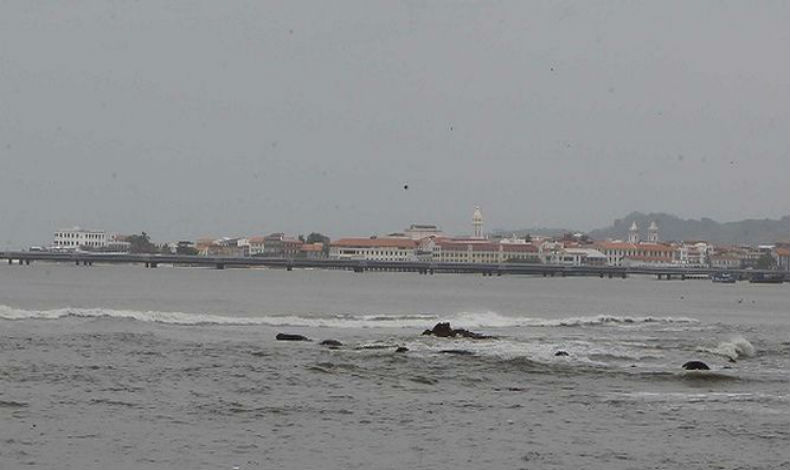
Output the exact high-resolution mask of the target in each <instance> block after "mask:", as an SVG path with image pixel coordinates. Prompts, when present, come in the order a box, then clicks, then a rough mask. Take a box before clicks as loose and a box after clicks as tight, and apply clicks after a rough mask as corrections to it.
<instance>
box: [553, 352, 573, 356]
mask: <svg viewBox="0 0 790 470" xmlns="http://www.w3.org/2000/svg"><path fill="white" fill-rule="evenodd" d="M554 355H555V356H570V354H568V351H557V352H555V353H554Z"/></svg>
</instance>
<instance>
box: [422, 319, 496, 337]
mask: <svg viewBox="0 0 790 470" xmlns="http://www.w3.org/2000/svg"><path fill="white" fill-rule="evenodd" d="M422 334H423V335H424V336H438V337H439V338H455V337H457V336H461V337H463V338H472V339H487V338H492V336H486V335H481V334H480V333H475V332H473V331H469V330H464V329H462V328H459V329H457V330H454V329H453V328H452V327H450V322H439V323H437V324H436V326H434V327H433V329H430V330H425V331H423V332H422Z"/></svg>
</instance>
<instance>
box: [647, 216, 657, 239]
mask: <svg viewBox="0 0 790 470" xmlns="http://www.w3.org/2000/svg"><path fill="white" fill-rule="evenodd" d="M647 241H648V242H649V243H658V225H657V224H656V221H655V220H654V221H652V222H650V227H649V228H648V229H647Z"/></svg>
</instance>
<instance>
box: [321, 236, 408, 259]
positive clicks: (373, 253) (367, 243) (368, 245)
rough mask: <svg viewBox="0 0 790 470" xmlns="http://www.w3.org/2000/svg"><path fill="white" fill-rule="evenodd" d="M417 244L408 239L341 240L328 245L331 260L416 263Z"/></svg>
mask: <svg viewBox="0 0 790 470" xmlns="http://www.w3.org/2000/svg"><path fill="white" fill-rule="evenodd" d="M416 250H417V242H416V241H414V240H412V239H410V238H389V237H387V238H341V239H339V240H335V241H333V242H332V243H331V244H330V245H329V257H330V258H333V259H361V260H371V261H416V260H417V255H416Z"/></svg>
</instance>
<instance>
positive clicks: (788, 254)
mask: <svg viewBox="0 0 790 470" xmlns="http://www.w3.org/2000/svg"><path fill="white" fill-rule="evenodd" d="M774 255H775V257H776V266H777V267H778V268H779V269H780V270H781V271H790V246H777V247H776V249H775V251H774Z"/></svg>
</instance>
